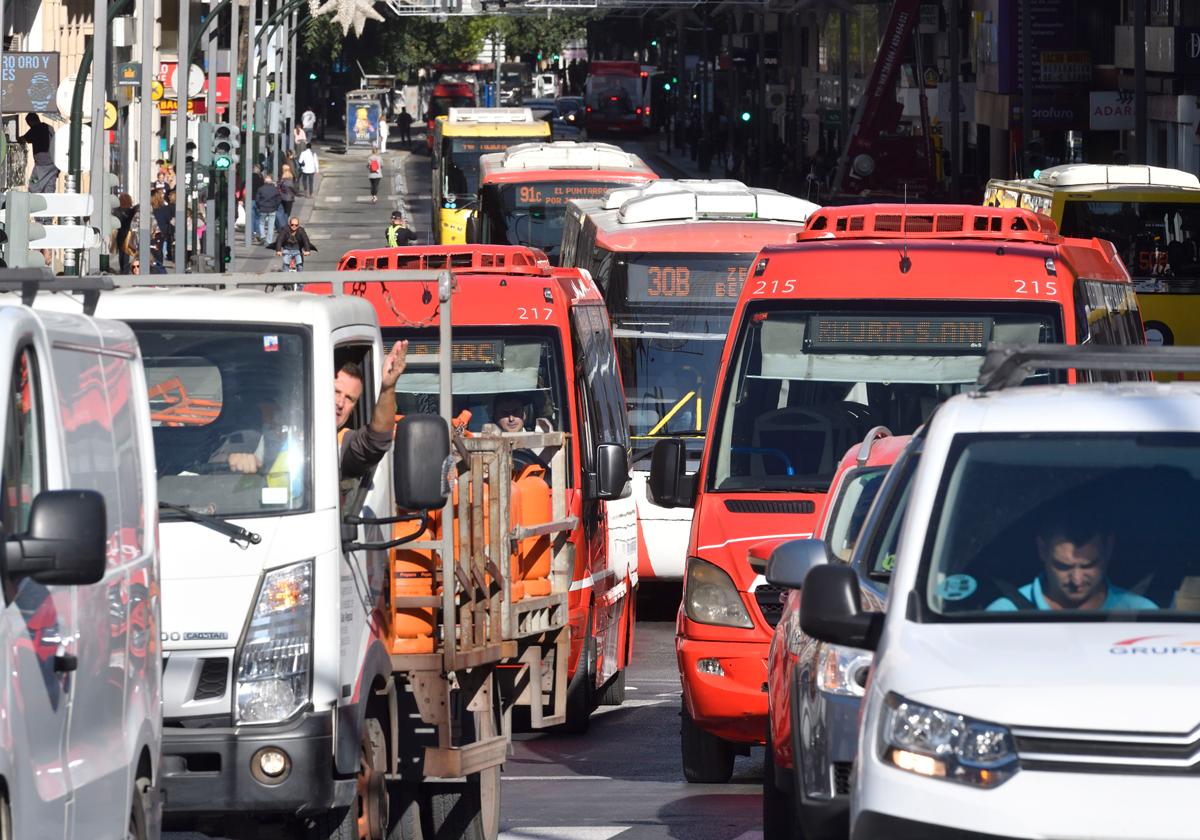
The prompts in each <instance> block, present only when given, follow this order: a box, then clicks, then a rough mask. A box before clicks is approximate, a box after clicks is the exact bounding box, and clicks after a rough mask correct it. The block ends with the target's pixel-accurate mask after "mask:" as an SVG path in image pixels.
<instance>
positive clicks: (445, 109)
mask: <svg viewBox="0 0 1200 840" xmlns="http://www.w3.org/2000/svg"><path fill="white" fill-rule="evenodd" d="M474 105H475V97H473V96H434V97H431V98H430V100H429V107H428V108H427V109H426V110H425V118H426V119H428V120H433V119H437V118H438V117H444V116H446V115H447V114H449V113H450V109H451V108H471V107H474Z"/></svg>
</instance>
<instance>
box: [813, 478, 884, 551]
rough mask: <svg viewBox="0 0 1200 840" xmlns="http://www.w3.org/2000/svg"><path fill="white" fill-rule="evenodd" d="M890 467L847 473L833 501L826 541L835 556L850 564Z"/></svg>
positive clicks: (826, 529)
mask: <svg viewBox="0 0 1200 840" xmlns="http://www.w3.org/2000/svg"><path fill="white" fill-rule="evenodd" d="M885 475H887V467H863V468H860V469H856V470H854V471H853V472H851V473H850V474H849V475H847V476H846V480H845V481H844V482H842V491H841V492H840V493H838V495H837V498H836V499H835V500H834V501H833V502H832V505H833V507H832V508H831V509H830V512H829V518H828V519H827V520H826V526H825V544H826V545H827V546H828V547H829V550H830V552H831V553H832V554H833V556H834V557H836V558H837V559H839V560H841V561H842V562H843V563H849V562H850V557H851V555H852V554H853V553H854V545H855V543H857V542H858V535H859V532H860V531H861V530H862V526H863V522H864V521H865V520H866V518H867V511H868V510H870V508H871V502H873V501H875V494H876V493H878V492H879V487H880V485H882V484H883V477H884V476H885Z"/></svg>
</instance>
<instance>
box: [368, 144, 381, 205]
mask: <svg viewBox="0 0 1200 840" xmlns="http://www.w3.org/2000/svg"><path fill="white" fill-rule="evenodd" d="M367 180H368V182H369V183H370V184H371V203H372V204H378V203H379V182H380V181H382V180H383V159H382V158H381V157H379V149H378V148H377V147H374V146H373V147H372V148H371V156H370V157H369V158H367Z"/></svg>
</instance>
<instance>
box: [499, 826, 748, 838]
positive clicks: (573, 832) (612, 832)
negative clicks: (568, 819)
mask: <svg viewBox="0 0 1200 840" xmlns="http://www.w3.org/2000/svg"><path fill="white" fill-rule="evenodd" d="M629 828H630V827H629V826H627V825H573V826H545V827H537V826H530V827H528V828H510V829H509V830H508V831H501V832H500V840H610V838H612V837H616V836H617V835H618V834H623V833H625V832H626V831H628V830H629ZM761 836H762V834H761V832H760V833H759V837H760V838H761Z"/></svg>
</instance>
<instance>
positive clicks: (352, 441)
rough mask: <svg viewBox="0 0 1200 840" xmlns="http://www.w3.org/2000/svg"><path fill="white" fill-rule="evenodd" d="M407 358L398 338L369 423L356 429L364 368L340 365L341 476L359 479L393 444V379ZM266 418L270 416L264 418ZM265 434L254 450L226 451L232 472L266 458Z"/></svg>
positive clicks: (255, 468) (256, 466)
mask: <svg viewBox="0 0 1200 840" xmlns="http://www.w3.org/2000/svg"><path fill="white" fill-rule="evenodd" d="M407 357H408V342H407V341H397V342H396V343H395V344H393V345H392V350H391V352H390V353H388V354H387V356H386V357H385V358H384V360H383V370H382V372H381V375H380V381H379V397H378V398H377V399H376V401H375V410H374V412H373V413H372V415H371V422H370V423H369V424H367V425H366V426H363V427H362V428H359V429H347V428H346V424H347V423H349V422H350V416H351V415H352V414H353V413H354V408H355V406H357V405H358V401H359V400H360V399H361V398H362V392H363V371H362V368H361V367H359V366H358V365H357V364H355V363H353V362H347V363H345V364H343V365H342V366H341V367H340V368H339V369H338V372H337V375H336V376H334V379H333V404H334V409H335V411H336V412H337V427H338V449H339V452H340V463H341V474H342V478H362V477H365V476H366V475H368V474H369V473H370V472H371V471H372V470H374V469H375V465H376V464H378V463H379V462H380V461H381V460H382V459H383V456H384V455H386V454H387V451H388V449H390V448H391V446H392V433H393V428H394V426H395V422H396V381H397V380H398V379H399V378H400V375H401V374H402V373H404V368H405V364H406V359H407ZM264 419H265V420H266V419H269V418H264ZM266 440H267V436H266V435H264V436H263V437H262V438H261V439H260V440H259V442H258V444H257V446H256V447H255V449H253V450H250V451H244V452H232V453H230V454H229V458H228V463H229V469H230V471H231V472H235V473H245V474H251V473H257V472H259V471H260V470H261V469H262V468H263V464H264V463H265V462H266V461H267V460H268V459H267V458H265V457H264V456H265V454H266V452H265V441H266Z"/></svg>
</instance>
